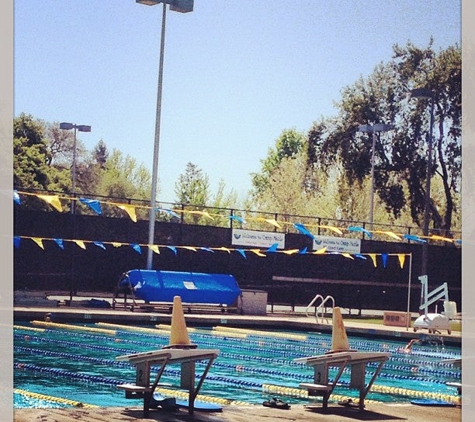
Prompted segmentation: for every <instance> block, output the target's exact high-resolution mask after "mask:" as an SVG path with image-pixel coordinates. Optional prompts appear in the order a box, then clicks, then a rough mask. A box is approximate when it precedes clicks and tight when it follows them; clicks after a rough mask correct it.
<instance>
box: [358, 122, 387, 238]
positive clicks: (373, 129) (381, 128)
mask: <svg viewBox="0 0 475 422" xmlns="http://www.w3.org/2000/svg"><path fill="white" fill-rule="evenodd" d="M392 129H394V126H393V125H386V124H384V123H376V124H374V125H373V126H371V125H359V126H358V132H364V133H372V134H373V136H372V138H373V145H372V146H371V205H370V209H369V222H370V224H371V229H372V228H373V213H374V150H375V148H376V133H378V132H388V131H390V130H392Z"/></svg>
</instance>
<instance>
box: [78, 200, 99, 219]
mask: <svg viewBox="0 0 475 422" xmlns="http://www.w3.org/2000/svg"><path fill="white" fill-rule="evenodd" d="M79 201H80V202H82V203H83V204H84V205H87V206H88V207H89V208H91V210H93V211H94V212H95V213H96V214H99V215H101V214H102V208H101V203H100V202H99V201H98V200H97V199H87V198H79Z"/></svg>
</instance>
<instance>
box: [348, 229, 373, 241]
mask: <svg viewBox="0 0 475 422" xmlns="http://www.w3.org/2000/svg"><path fill="white" fill-rule="evenodd" d="M348 230H349V231H350V232H362V233H364V234H365V235H366V236H368V237H369V238H370V239H371V238H372V237H373V235H372V234H371V232H369V231H368V230H366V229H364V228H363V227H358V226H350V227H348Z"/></svg>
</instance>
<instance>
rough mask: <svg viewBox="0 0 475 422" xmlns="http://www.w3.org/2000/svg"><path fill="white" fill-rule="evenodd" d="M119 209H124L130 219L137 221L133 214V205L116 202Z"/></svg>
mask: <svg viewBox="0 0 475 422" xmlns="http://www.w3.org/2000/svg"><path fill="white" fill-rule="evenodd" d="M116 205H117V206H118V207H119V208H120V209H121V210H124V211H125V212H126V213H127V214H129V217H130V219H131V220H132V221H133V222H134V223H136V222H137V215H136V214H135V207H134V206H133V205H129V204H116Z"/></svg>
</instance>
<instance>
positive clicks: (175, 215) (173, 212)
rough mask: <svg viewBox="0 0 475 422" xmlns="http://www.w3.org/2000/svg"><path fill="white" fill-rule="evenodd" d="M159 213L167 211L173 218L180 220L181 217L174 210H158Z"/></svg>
mask: <svg viewBox="0 0 475 422" xmlns="http://www.w3.org/2000/svg"><path fill="white" fill-rule="evenodd" d="M156 210H157V211H165V212H166V213H167V214H170V215H171V216H172V217H176V218H180V216H179V215H178V214H177V213H176V212H175V211H173V210H170V209H168V208H156Z"/></svg>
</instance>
